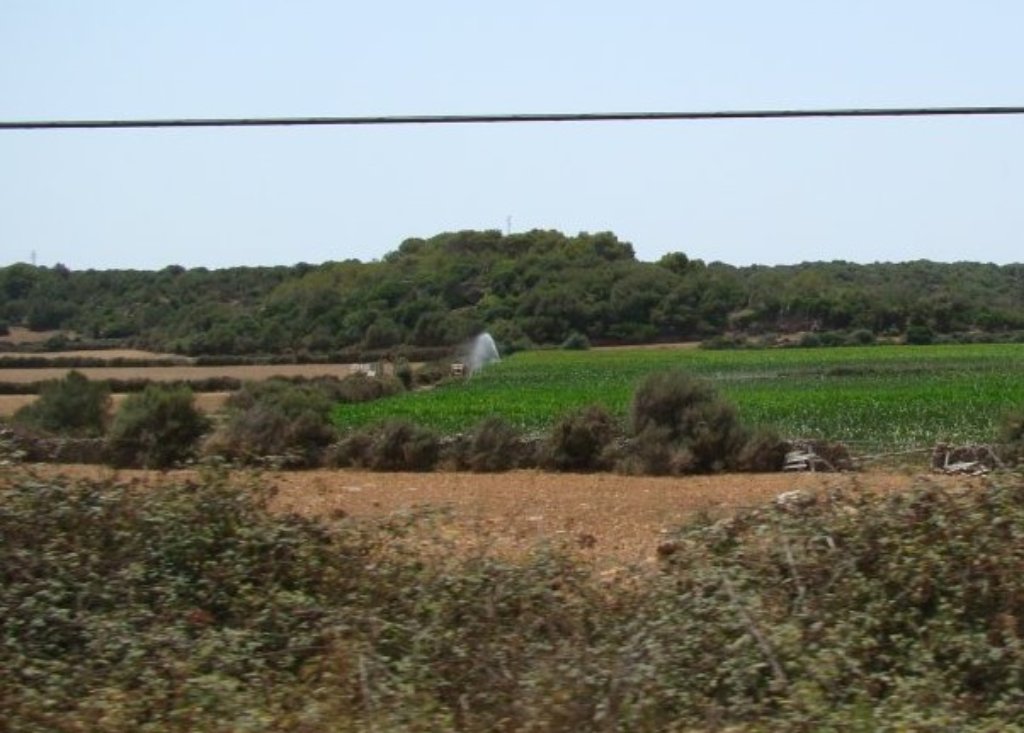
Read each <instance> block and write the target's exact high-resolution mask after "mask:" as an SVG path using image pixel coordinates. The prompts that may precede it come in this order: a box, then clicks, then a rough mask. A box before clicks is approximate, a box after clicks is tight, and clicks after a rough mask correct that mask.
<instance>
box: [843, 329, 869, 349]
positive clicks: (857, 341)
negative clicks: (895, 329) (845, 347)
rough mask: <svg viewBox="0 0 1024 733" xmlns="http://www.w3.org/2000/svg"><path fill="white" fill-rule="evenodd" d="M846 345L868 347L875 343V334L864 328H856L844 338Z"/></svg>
mask: <svg viewBox="0 0 1024 733" xmlns="http://www.w3.org/2000/svg"><path fill="white" fill-rule="evenodd" d="M846 343H847V344H849V345H850V346H870V345H871V344H873V343H875V334H873V333H872V332H871V331H869V330H868V329H866V328H858V329H857V330H856V331H853V332H852V333H851V334H850V335H849V336H847V337H846Z"/></svg>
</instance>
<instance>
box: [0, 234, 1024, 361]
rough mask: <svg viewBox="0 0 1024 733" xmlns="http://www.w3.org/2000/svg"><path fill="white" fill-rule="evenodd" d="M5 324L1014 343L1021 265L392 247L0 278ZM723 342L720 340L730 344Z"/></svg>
mask: <svg viewBox="0 0 1024 733" xmlns="http://www.w3.org/2000/svg"><path fill="white" fill-rule="evenodd" d="M8 326H27V327H29V328H31V329H33V330H39V331H45V330H51V329H54V330H60V331H63V332H70V333H74V334H77V336H76V339H77V341H76V339H69V338H68V336H67V335H65V334H62V335H58V336H56V337H55V339H54V340H53V342H52V343H50V344H48V345H47V347H48V348H51V349H55V348H67V347H68V346H75V345H77V346H79V347H80V346H83V345H85V346H88V345H92V346H111V345H133V346H138V347H144V348H150V349H154V350H157V351H169V352H175V353H183V354H208V355H218V356H224V355H251V354H276V355H283V354H292V355H308V353H316V354H328V353H332V354H334V356H335V357H336V358H353V356H352V355H353V354H355V353H360V352H366V351H380V350H394V349H399V348H403V347H404V348H411V347H416V348H422V347H437V346H449V345H455V344H458V343H460V342H461V341H463V340H465V339H466V338H469V337H471V336H473V335H475V334H477V333H479V332H480V331H481V330H483V329H485V328H487V329H490V330H491V331H492V332H493V334H494V336H495V338H497V339H498V341H499V342H500V343H501V345H502V347H503V350H508V349H509V348H522V347H525V346H530V345H532V344H536V345H544V344H549V345H557V344H561V343H563V342H565V341H566V340H567V339H571V338H578V337H580V336H582V337H585V338H587V339H589V340H590V341H591V342H594V343H620V344H621V343H646V342H651V341H673V340H674V341H679V340H701V339H707V338H714V337H721V336H723V335H725V334H730V335H737V334H738V335H741V336H756V337H758V338H761V337H767V338H770V337H771V335H772V334H793V333H798V332H803V331H811V332H813V334H812V335H811V336H810V337H808V343H815V344H825V345H834V344H837V343H845V342H854V343H864V342H870V341H872V340H874V339H875V338H876V337H884V338H898V339H901V340H906V341H909V342H914V343H923V342H928V341H931V340H934V339H976V338H983V339H987V340H992V339H1000V340H1014V339H1016V340H1020V338H1021V335H1022V331H1024V266H1022V265H1019V264H1017V265H1007V266H996V265H991V264H980V263H963V262H960V263H955V264H939V263H932V262H909V263H901V264H889V263H876V264H871V265H856V264H852V263H848V262H818V263H805V264H801V265H793V266H778V267H763V266H752V267H732V266H730V265H727V264H723V263H721V262H712V263H705V262H702V261H700V260H690V259H689V258H687V257H686V255H685V254H683V253H681V252H674V253H670V254H667V255H665V256H664V257H662V258H661V259H660V260H659V261H658V262H656V263H652V262H640V261H638V260H637V259H636V257H635V255H634V252H633V247H632V246H631V245H630V244H629V243H628V242H622V241H620V240H619V239H617V238H616V237H615V235H614V234H611V233H599V234H579V235H577V236H566V235H564V234H561V233H559V232H554V231H531V232H525V233H521V234H513V235H511V236H503V235H502V234H501V233H500V232H497V231H482V232H480V231H464V232H453V233H445V234H440V235H437V236H435V237H431V238H429V239H419V238H414V239H409V240H406V241H405V242H402V243H401V245H400V246H399V247H398V248H397V249H396V250H395V251H393V252H391V253H389V254H388V255H386V256H385V257H384V258H383V260H382V261H380V262H365V263H364V262H359V261H356V260H346V261H344V262H328V263H324V264H321V265H310V264H298V265H295V266H292V267H262V268H261V267H237V268H231V269H225V270H212V271H211V270H206V269H203V268H198V269H191V270H186V269H184V268H182V267H178V266H170V267H167V268H165V269H163V270H160V271H159V272H137V271H124V270H121V271H93V270H89V271H84V272H78V271H72V270H69V269H68V268H66V267H64V266H62V265H57V266H55V267H52V268H46V267H33V266H30V265H27V264H16V265H12V266H9V267H4V268H0V336H2V335H3V333H4V332H5V331H6V330H7V328H8ZM722 343H728V340H725V341H723V342H722Z"/></svg>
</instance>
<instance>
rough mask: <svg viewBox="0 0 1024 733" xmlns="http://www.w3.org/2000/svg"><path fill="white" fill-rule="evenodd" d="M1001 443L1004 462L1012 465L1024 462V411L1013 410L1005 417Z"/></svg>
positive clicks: (1000, 435)
mask: <svg viewBox="0 0 1024 733" xmlns="http://www.w3.org/2000/svg"><path fill="white" fill-rule="evenodd" d="M999 442H1000V443H1002V444H1003V448H1002V451H1001V452H1002V458H1003V460H1005V461H1008V462H1010V463H1021V462H1024V409H1018V410H1012V411H1010V412H1008V413H1007V414H1005V415H1003V418H1002V421H1001V425H1000V428H999Z"/></svg>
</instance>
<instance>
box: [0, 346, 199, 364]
mask: <svg viewBox="0 0 1024 733" xmlns="http://www.w3.org/2000/svg"><path fill="white" fill-rule="evenodd" d="M0 355H2V356H5V357H9V358H11V359H79V358H83V359H103V360H105V361H110V360H112V359H173V360H175V361H176V362H180V363H181V364H190V363H191V362H192V359H191V358H190V357H187V356H182V355H181V354H162V353H160V352H158V351H142V350H141V349H81V350H78V351H32V352H25V351H11V352H7V353H2V354H0Z"/></svg>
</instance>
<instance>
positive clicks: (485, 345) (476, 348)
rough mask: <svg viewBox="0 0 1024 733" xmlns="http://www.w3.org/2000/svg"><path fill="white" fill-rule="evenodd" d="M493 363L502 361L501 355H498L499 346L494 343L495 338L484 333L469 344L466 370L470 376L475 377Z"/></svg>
mask: <svg viewBox="0 0 1024 733" xmlns="http://www.w3.org/2000/svg"><path fill="white" fill-rule="evenodd" d="M493 361H501V355H500V354H499V353H498V346H497V344H495V343H494V338H493V337H492V336H491V334H489V333H487V332H486V331H484V332H483V333H482V334H480V335H479V336H477V337H476V338H474V339H473V340H472V341H470V342H469V353H468V354H467V355H466V369H467V370H468V371H469V373H470V375H473V374H475V373H476V372H478V371H480V370H481V369H483V368H484V367H485V366H487V365H488V364H490V363H491V362H493Z"/></svg>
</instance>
